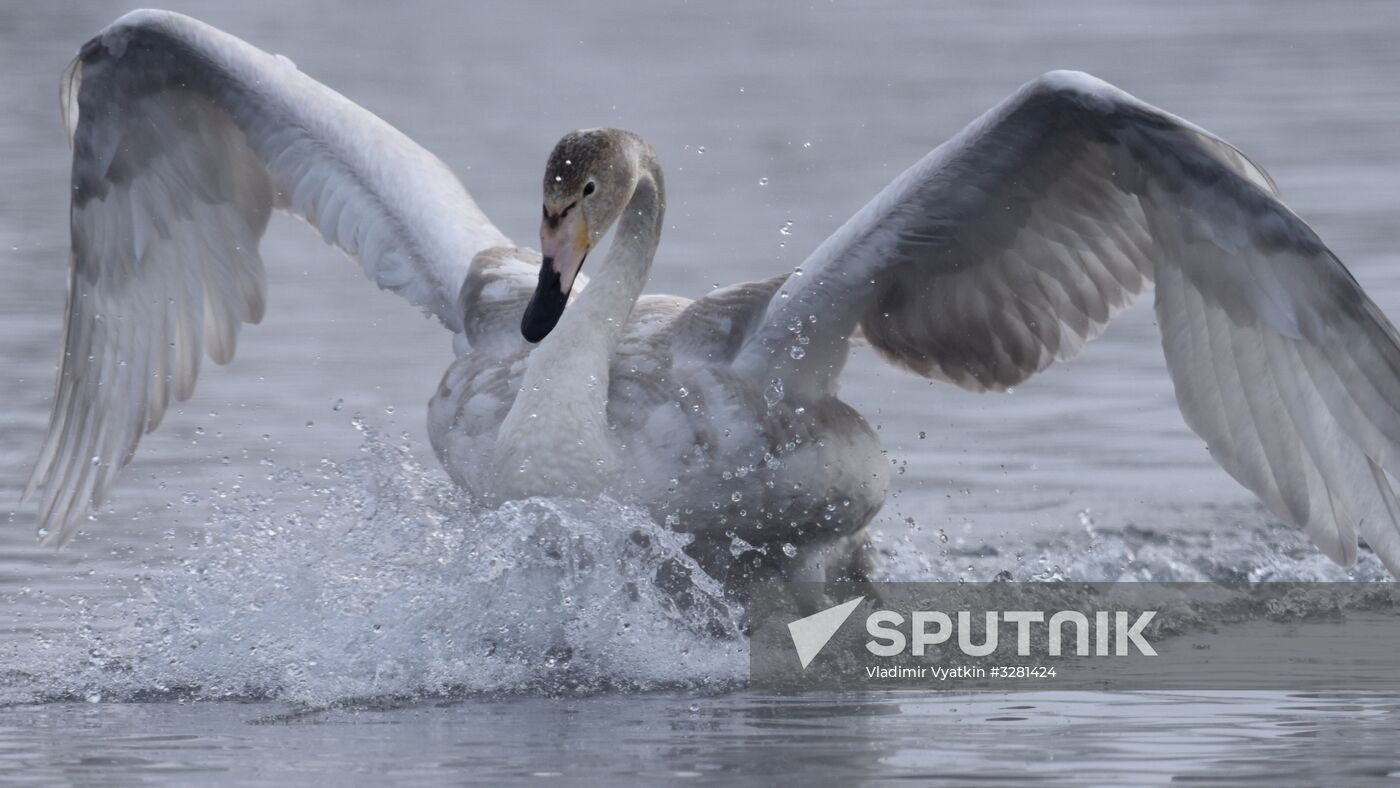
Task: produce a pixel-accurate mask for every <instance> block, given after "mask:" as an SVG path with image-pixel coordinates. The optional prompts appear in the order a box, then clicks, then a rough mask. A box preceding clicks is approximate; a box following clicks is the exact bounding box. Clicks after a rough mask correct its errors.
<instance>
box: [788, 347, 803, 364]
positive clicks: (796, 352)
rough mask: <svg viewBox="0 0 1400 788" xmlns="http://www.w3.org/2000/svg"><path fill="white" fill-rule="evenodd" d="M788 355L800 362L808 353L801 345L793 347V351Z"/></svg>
mask: <svg viewBox="0 0 1400 788" xmlns="http://www.w3.org/2000/svg"><path fill="white" fill-rule="evenodd" d="M788 355H789V356H792V358H793V360H794V361H800V360H801V359H802V357H803V356H806V355H807V351H805V350H803V349H802V347H801V346H800V345H793V346H792V349H791V350H789V351H788Z"/></svg>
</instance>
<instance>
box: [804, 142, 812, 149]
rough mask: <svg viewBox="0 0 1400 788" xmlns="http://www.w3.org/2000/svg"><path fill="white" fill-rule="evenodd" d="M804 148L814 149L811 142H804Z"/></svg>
mask: <svg viewBox="0 0 1400 788" xmlns="http://www.w3.org/2000/svg"><path fill="white" fill-rule="evenodd" d="M802 147H804V148H810V147H812V143H810V142H804V143H802Z"/></svg>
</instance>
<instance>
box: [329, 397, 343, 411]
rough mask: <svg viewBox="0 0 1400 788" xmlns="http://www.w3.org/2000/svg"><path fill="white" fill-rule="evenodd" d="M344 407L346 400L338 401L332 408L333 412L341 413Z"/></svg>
mask: <svg viewBox="0 0 1400 788" xmlns="http://www.w3.org/2000/svg"><path fill="white" fill-rule="evenodd" d="M343 407H345V400H344V399H338V400H336V401H335V404H334V405H332V406H331V410H333V411H336V412H339V411H340V409H341V408H343Z"/></svg>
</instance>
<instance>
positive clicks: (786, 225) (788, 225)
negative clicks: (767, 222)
mask: <svg viewBox="0 0 1400 788" xmlns="http://www.w3.org/2000/svg"><path fill="white" fill-rule="evenodd" d="M778 232H779V233H780V234H782V235H792V222H790V221H787V222H783V226H782V227H779V228H778Z"/></svg>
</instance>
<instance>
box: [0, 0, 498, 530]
mask: <svg viewBox="0 0 1400 788" xmlns="http://www.w3.org/2000/svg"><path fill="white" fill-rule="evenodd" d="M62 89H63V90H62V102H61V105H62V109H63V115H64V122H65V125H66V128H67V131H68V134H69V140H70V144H71V145H72V148H73V172H72V189H73V196H72V201H73V204H72V213H71V221H72V242H73V251H72V260H71V274H70V280H69V292H68V303H67V319H66V329H65V338H64V349H63V356H62V359H61V364H60V370H59V377H58V383H57V388H56V393H55V396H54V400H53V412H52V416H51V419H50V425H49V432H48V436H47V438H46V440H45V442H44V446H43V448H42V450H41V453H40V456H39V461H38V463H37V465H36V467H35V470H34V473H33V476H32V477H31V479H30V483H29V486H28V489H27V491H26V498H28V497H29V496H32V495H35V494H38V496H39V516H38V520H39V525H40V528H41V531H42V532H44V533H46V538H47V539H50V540H57V541H59V542H60V543H61V542H63V541H65V540H67V539H68V538H69V537H70V536H71V535H72V534H73V532H74V531H75V529H76V528H77V525H78V523H79V522H80V521H81V519H82V518H83V517H84V516H85V515H86V513H87V511H88V509H89V507H90V506H95V505H96V504H98V503H100V502H101V501H102V500H103V499H104V498H105V497H106V495H107V492H108V490H109V488H110V486H111V484H112V482H113V480H114V479H115V478H116V476H117V473H118V471H119V470H120V469H121V467H122V466H123V465H125V464H126V462H127V461H129V460H130V458H131V456H132V453H133V451H134V450H135V448H136V444H137V441H138V440H139V438H140V436H141V434H142V433H144V432H147V431H150V430H153V429H155V427H156V426H157V425H158V424H159V423H160V420H161V417H162V416H163V414H164V413H165V409H166V407H167V405H168V404H169V402H170V401H171V399H174V400H184V399H187V398H189V397H190V395H191V393H192V392H193V390H194V384H195V379H196V377H197V375H198V373H199V365H200V360H201V357H202V355H203V353H204V352H207V353H208V354H209V356H210V358H212V359H213V360H214V361H215V362H217V363H226V362H227V361H229V360H230V359H231V358H232V357H233V354H234V348H235V343H236V339H237V335H238V329H239V327H240V325H241V324H243V323H256V322H258V321H259V320H260V319H261V318H262V315H263V310H264V305H265V303H266V293H265V289H266V278H265V275H264V270H263V263H262V259H261V258H260V257H259V254H258V243H259V241H260V240H261V238H262V234H263V230H264V228H265V227H266V225H267V221H268V218H269V215H270V213H271V210H272V209H273V208H274V207H277V208H282V209H285V210H288V211H291V212H293V213H295V214H297V215H299V216H301V217H303V218H304V219H306V221H307V222H308V223H310V224H312V225H313V226H315V227H316V228H317V229H318V230H319V231H320V232H321V235H322V236H323V237H324V238H325V240H326V241H327V242H328V243H330V244H333V245H335V246H337V247H339V248H340V249H342V250H344V251H345V252H346V254H348V255H349V256H350V257H352V258H353V259H355V260H357V261H358V262H359V263H360V265H361V266H362V267H363V269H364V270H365V273H366V274H367V275H368V276H369V277H370V278H371V279H373V280H374V281H375V282H376V283H377V284H378V285H379V286H380V287H383V288H387V289H390V290H393V291H395V292H397V293H399V294H400V295H402V296H404V297H405V298H406V299H408V300H409V301H410V302H412V303H414V304H417V305H419V306H420V307H422V308H424V309H425V310H427V311H429V312H431V313H432V314H435V315H436V316H438V317H439V318H440V319H441V320H442V321H443V323H444V324H446V325H447V327H448V328H450V329H452V330H453V331H456V332H460V331H461V330H462V329H463V316H462V314H461V313H460V312H459V311H458V310H457V306H458V294H459V291H460V289H461V285H462V283H463V280H464V278H465V276H466V271H467V266H468V264H469V263H470V261H471V260H472V257H473V256H474V255H475V254H476V253H477V252H478V251H480V250H482V249H484V248H487V247H491V246H496V245H500V244H504V243H507V241H506V239H505V237H504V236H503V235H501V233H500V232H499V231H498V230H497V229H496V228H495V227H494V226H493V225H492V224H491V223H490V222H489V221H488V220H487V219H486V217H485V216H484V215H483V214H482V213H481V211H480V209H478V208H477V206H476V205H475V203H473V202H472V200H471V198H470V196H469V195H468V194H467V192H466V190H465V189H463V188H462V186H461V184H460V183H459V182H458V181H457V179H456V178H455V177H454V176H453V175H452V173H451V172H450V171H449V170H448V169H447V167H446V166H445V165H443V164H442V162H441V161H439V160H438V159H436V158H435V157H433V156H432V155H431V154H429V153H428V152H426V151H424V150H423V149H422V148H420V147H418V146H417V145H415V144H414V143H413V142H412V141H411V140H409V139H408V138H407V137H405V136H404V135H403V134H401V133H400V132H398V131H397V130H395V129H394V128H393V127H391V126H390V125H389V124H387V123H385V122H384V121H382V120H380V119H379V118H377V117H375V116H374V115H372V114H371V113H369V112H367V111H365V110H363V109H361V108H360V107H358V106H356V105H355V104H354V103H352V102H350V101H349V100H347V99H345V98H344V97H342V96H340V95H339V94H337V93H335V92H334V91H332V90H330V89H328V88H326V87H325V86H323V85H321V84H320V83H318V82H316V81H314V80H312V79H310V78H309V77H307V76H305V75H303V74H302V73H301V72H299V71H298V70H297V69H296V67H295V66H294V65H293V64H292V63H291V62H290V61H288V60H287V59H286V58H281V57H275V56H273V55H269V54H267V53H266V52H263V51H261V50H258V49H255V48H254V47H252V46H249V45H248V44H246V43H244V42H243V41H240V40H239V39H237V38H234V37H232V36H229V35H227V34H225V33H222V32H220V31H218V30H215V29H214V28H211V27H209V26H207V25H204V24H202V23H200V22H197V21H195V20H193V19H189V18H188V17H183V16H180V15H178V14H172V13H168V12H163V11H138V12H133V13H131V14H128V15H126V16H124V17H122V18H121V19H119V20H118V21H117V22H115V23H113V24H112V25H111V26H110V27H108V28H107V29H106V30H104V31H103V32H102V33H101V34H100V35H99V36H98V37H96V38H94V39H93V40H92V41H89V42H88V43H87V44H86V45H85V46H84V47H83V48H82V50H81V52H80V53H79V55H78V57H77V58H76V59H75V60H74V61H73V63H72V64H71V65H70V66H69V67H68V69H67V70H66V71H65V73H64V79H63V84H62Z"/></svg>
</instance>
